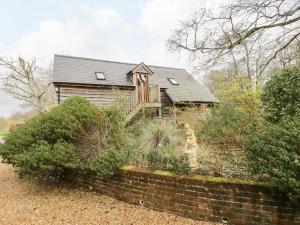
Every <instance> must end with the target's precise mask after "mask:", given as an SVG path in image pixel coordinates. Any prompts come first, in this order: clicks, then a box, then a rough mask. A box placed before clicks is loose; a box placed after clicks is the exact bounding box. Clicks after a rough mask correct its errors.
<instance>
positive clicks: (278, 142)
mask: <svg viewBox="0 0 300 225" xmlns="http://www.w3.org/2000/svg"><path fill="white" fill-rule="evenodd" d="M299 150H300V117H299V116H298V117H295V118H293V119H289V120H285V121H283V122H282V123H281V124H272V123H269V122H266V123H265V124H264V126H263V127H262V129H261V130H260V131H259V132H257V133H254V134H253V135H251V136H249V138H248V140H247V143H246V156H247V159H248V163H249V167H250V168H251V169H252V172H253V174H255V175H256V176H258V175H259V176H260V178H261V179H264V180H270V181H271V182H272V183H274V184H275V185H276V186H278V188H279V189H280V190H281V191H283V192H286V193H289V195H290V196H291V198H296V199H300V151H299Z"/></svg>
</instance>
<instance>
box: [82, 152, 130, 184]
mask: <svg viewBox="0 0 300 225" xmlns="http://www.w3.org/2000/svg"><path fill="white" fill-rule="evenodd" d="M131 156H132V152H131V151H130V150H128V149H123V150H116V149H113V148H108V149H105V150H104V151H103V152H101V154H98V155H96V156H93V157H91V158H90V159H89V162H88V166H87V167H86V168H85V169H87V170H88V171H92V172H93V173H95V174H96V176H97V177H98V178H100V179H101V178H103V177H106V176H112V175H114V174H115V173H116V172H118V170H119V169H120V167H121V166H123V165H125V164H126V163H127V162H128V161H129V160H130V158H131Z"/></svg>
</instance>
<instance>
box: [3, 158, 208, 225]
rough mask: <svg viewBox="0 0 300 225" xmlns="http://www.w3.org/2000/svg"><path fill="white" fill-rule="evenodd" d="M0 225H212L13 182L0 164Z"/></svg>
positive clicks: (103, 198) (82, 193)
mask: <svg viewBox="0 0 300 225" xmlns="http://www.w3.org/2000/svg"><path fill="white" fill-rule="evenodd" d="M0 224H12V225H14V224H16V225H19V224H26V225H27V224H43V225H44V224H72V225H73V224H78V225H79V224H80V225H81V224H101V225H105V224H116V225H125V224H126V225H127V224H128V225H129V224H130V225H133V224H134V225H138V224H145V225H156V224H157V225H163V224H172V225H173V224H180V225H182V224H202V225H204V224H213V223H207V222H202V221H197V220H191V219H187V218H183V217H179V216H175V215H172V214H169V213H165V212H159V211H155V210H151V209H147V208H144V207H142V206H137V205H131V204H128V203H124V202H121V201H118V200H115V199H113V198H110V197H107V196H104V195H97V194H96V193H94V192H89V191H85V190H83V189H78V188H71V187H57V186H56V187H45V186H41V185H37V184H32V183H28V182H26V181H24V180H20V179H18V178H17V176H16V174H15V172H14V169H13V168H12V167H11V166H9V165H6V164H2V163H0Z"/></svg>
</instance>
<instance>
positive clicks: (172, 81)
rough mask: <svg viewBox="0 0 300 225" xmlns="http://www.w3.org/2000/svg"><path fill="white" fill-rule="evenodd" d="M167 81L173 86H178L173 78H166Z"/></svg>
mask: <svg viewBox="0 0 300 225" xmlns="http://www.w3.org/2000/svg"><path fill="white" fill-rule="evenodd" d="M168 80H169V81H170V82H171V84H173V85H179V83H178V82H177V81H176V80H175V79H174V78H168Z"/></svg>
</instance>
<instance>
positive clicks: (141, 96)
mask: <svg viewBox="0 0 300 225" xmlns="http://www.w3.org/2000/svg"><path fill="white" fill-rule="evenodd" d="M148 78H149V76H148V74H146V73H140V74H137V79H136V81H137V83H136V87H137V95H138V102H139V103H142V102H149V80H148Z"/></svg>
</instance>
